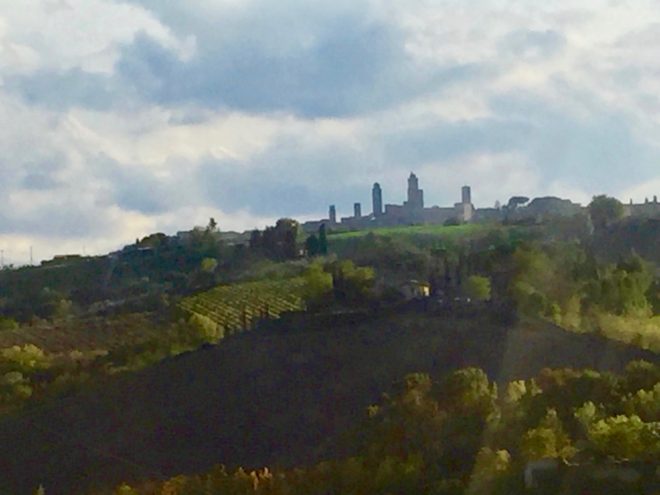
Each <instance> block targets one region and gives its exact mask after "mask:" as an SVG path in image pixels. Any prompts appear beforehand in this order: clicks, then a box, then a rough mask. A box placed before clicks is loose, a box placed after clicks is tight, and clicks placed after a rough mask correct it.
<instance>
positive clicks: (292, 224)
mask: <svg viewBox="0 0 660 495" xmlns="http://www.w3.org/2000/svg"><path fill="white" fill-rule="evenodd" d="M297 239H298V222H296V221H295V220H292V219H290V218H280V219H279V220H278V221H277V223H276V224H275V225H274V226H272V227H266V229H265V230H264V231H263V232H261V231H259V230H254V231H252V234H251V236H250V249H252V250H254V251H260V252H262V253H263V254H264V255H265V256H267V257H269V258H272V259H274V260H280V261H282V260H290V259H295V258H297V257H298V255H299V250H298V240H297Z"/></svg>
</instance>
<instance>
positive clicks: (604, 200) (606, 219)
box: [589, 194, 623, 229]
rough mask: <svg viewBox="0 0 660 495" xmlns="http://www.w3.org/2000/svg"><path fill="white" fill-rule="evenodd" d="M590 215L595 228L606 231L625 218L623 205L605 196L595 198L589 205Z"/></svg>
mask: <svg viewBox="0 0 660 495" xmlns="http://www.w3.org/2000/svg"><path fill="white" fill-rule="evenodd" d="M589 215H590V216H591V221H592V223H593V224H594V227H595V228H597V229H604V228H606V227H608V226H609V225H611V224H612V223H614V222H616V221H617V220H619V219H621V218H622V217H623V205H622V204H621V202H620V201H619V200H618V199H616V198H611V197H609V196H606V195H604V194H601V195H599V196H594V198H593V200H592V201H591V203H589Z"/></svg>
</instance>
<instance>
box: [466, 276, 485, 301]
mask: <svg viewBox="0 0 660 495" xmlns="http://www.w3.org/2000/svg"><path fill="white" fill-rule="evenodd" d="M464 290H465V294H466V296H467V297H469V298H470V299H474V300H475V301H488V300H489V299H490V294H491V287H490V279H489V278H487V277H480V276H479V275H472V276H470V277H468V279H467V282H466V283H465V289H464Z"/></svg>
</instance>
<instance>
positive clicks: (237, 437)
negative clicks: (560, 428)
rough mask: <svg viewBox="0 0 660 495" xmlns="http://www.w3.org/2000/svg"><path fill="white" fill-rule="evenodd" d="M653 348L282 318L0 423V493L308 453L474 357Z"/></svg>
mask: <svg viewBox="0 0 660 495" xmlns="http://www.w3.org/2000/svg"><path fill="white" fill-rule="evenodd" d="M639 358H645V359H647V360H653V361H656V362H657V361H658V356H657V355H652V354H650V353H648V352H643V351H641V350H639V349H634V348H631V347H627V346H624V345H621V344H617V343H614V342H612V341H606V340H603V339H600V338H598V337H595V336H585V335H575V334H571V333H567V332H563V331H561V330H558V329H556V328H554V327H552V326H549V325H539V324H536V323H535V324H530V323H522V324H518V325H516V326H515V327H513V328H511V329H509V330H507V328H506V326H504V325H501V324H496V323H493V322H491V321H490V320H489V319H487V318H485V317H480V318H471V319H455V318H454V319H451V318H447V317H446V316H441V315H431V314H415V313H414V312H401V313H399V314H386V315H380V316H376V317H374V315H369V314H362V315H360V314H355V315H343V316H341V317H334V318H328V317H326V318H325V319H318V318H314V317H311V316H292V317H289V318H285V319H283V320H279V321H273V322H269V323H268V326H267V327H264V328H262V329H261V330H257V331H255V332H252V333H244V334H240V335H235V336H232V337H229V338H227V339H225V340H224V341H223V343H222V344H221V345H218V346H207V347H206V348H204V349H200V350H198V351H195V352H191V353H186V354H183V355H180V356H178V357H176V358H171V359H168V360H165V361H163V362H162V363H160V364H158V365H156V366H153V367H151V368H148V369H146V370H144V371H142V372H140V373H137V374H127V375H123V376H119V377H115V378H113V379H108V381H107V383H99V384H98V385H97V387H98V388H97V390H98V391H97V392H94V391H90V392H88V393H85V394H84V395H82V396H74V397H70V398H68V399H64V400H61V401H58V402H55V403H51V404H49V405H47V406H45V407H42V408H39V409H35V410H33V411H28V412H26V413H24V415H23V416H22V417H18V418H7V419H4V420H2V422H1V423H0V473H1V474H0V492H2V493H13V494H16V495H22V494H24V493H25V494H31V493H32V491H33V490H34V489H35V487H36V486H37V485H38V484H39V483H43V485H44V486H45V487H46V489H47V493H48V494H49V495H51V494H59V493H62V494H65V493H66V494H72V493H81V492H82V490H83V489H85V488H89V487H92V486H102V485H107V484H110V485H116V484H117V483H119V482H120V481H124V480H131V479H144V478H154V477H156V478H163V477H168V476H171V475H174V474H178V473H181V472H194V471H200V470H204V469H207V468H208V467H210V466H211V465H212V464H215V463H218V462H224V463H227V464H229V465H239V464H240V465H244V466H248V467H249V466H262V465H270V466H278V465H279V466H282V465H284V466H292V465H298V464H308V463H311V462H313V461H315V460H317V459H319V458H323V457H326V456H329V455H331V454H333V453H336V450H337V448H338V447H337V439H338V437H339V436H340V435H341V433H342V432H345V431H346V430H347V429H348V428H350V426H351V425H352V424H354V423H353V422H354V421H355V420H356V418H360V417H361V416H362V414H363V412H364V410H365V408H366V407H367V406H368V405H370V404H372V403H374V402H375V401H376V400H377V399H378V398H379V396H380V394H381V392H382V391H383V390H388V389H389V387H390V386H391V384H392V382H393V381H395V380H398V379H400V378H401V377H402V376H404V375H405V374H406V373H409V372H413V371H423V372H428V373H430V374H431V375H432V376H438V375H440V374H442V373H444V372H446V371H448V370H453V369H457V368H460V367H465V366H479V367H482V368H483V369H485V370H486V371H487V372H488V374H489V375H490V376H491V377H492V378H495V379H497V380H498V381H500V382H505V381H508V380H510V379H513V378H521V377H530V376H532V375H534V374H536V373H537V372H538V371H539V370H540V369H542V368H543V367H562V366H571V367H577V368H582V367H591V368H594V369H597V370H613V371H618V370H621V369H622V367H623V366H624V365H625V364H626V363H627V362H628V361H630V360H632V359H639Z"/></svg>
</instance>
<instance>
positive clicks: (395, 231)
mask: <svg viewBox="0 0 660 495" xmlns="http://www.w3.org/2000/svg"><path fill="white" fill-rule="evenodd" d="M493 228H494V226H493V225H487V224H476V223H470V224H464V225H452V226H444V225H404V226H400V227H380V228H374V229H367V230H356V231H353V232H338V233H333V234H330V235H329V236H328V239H329V240H330V241H331V242H332V241H336V240H342V239H352V238H355V237H363V236H365V235H367V234H369V233H371V232H373V233H374V234H377V235H382V236H416V235H420V234H421V235H433V236H442V237H445V238H447V239H451V240H454V239H457V238H462V237H467V236H470V235H474V234H479V233H482V232H488V231H490V230H493Z"/></svg>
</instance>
